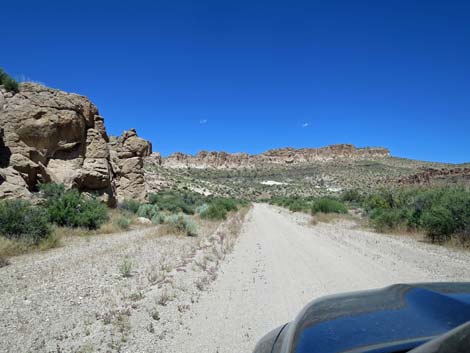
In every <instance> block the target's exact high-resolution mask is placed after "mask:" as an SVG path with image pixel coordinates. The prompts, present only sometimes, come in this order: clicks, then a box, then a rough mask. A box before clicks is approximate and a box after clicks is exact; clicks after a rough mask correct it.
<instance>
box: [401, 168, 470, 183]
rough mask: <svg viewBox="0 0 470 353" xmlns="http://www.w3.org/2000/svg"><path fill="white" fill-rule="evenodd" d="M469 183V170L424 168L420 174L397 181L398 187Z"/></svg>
mask: <svg viewBox="0 0 470 353" xmlns="http://www.w3.org/2000/svg"><path fill="white" fill-rule="evenodd" d="M461 181H466V182H470V168H440V169H435V168H425V169H423V171H422V172H419V173H416V174H413V175H409V176H406V177H402V178H399V179H398V184H400V185H432V184H435V183H439V182H446V183H449V182H450V183H452V182H461Z"/></svg>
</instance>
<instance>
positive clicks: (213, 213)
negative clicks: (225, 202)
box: [200, 204, 227, 220]
mask: <svg viewBox="0 0 470 353" xmlns="http://www.w3.org/2000/svg"><path fill="white" fill-rule="evenodd" d="M200 216H201V218H203V219H211V220H225V219H227V211H226V210H225V208H223V207H218V206H217V205H216V204H212V205H210V206H208V208H207V209H206V210H205V211H203V212H201V213H200Z"/></svg>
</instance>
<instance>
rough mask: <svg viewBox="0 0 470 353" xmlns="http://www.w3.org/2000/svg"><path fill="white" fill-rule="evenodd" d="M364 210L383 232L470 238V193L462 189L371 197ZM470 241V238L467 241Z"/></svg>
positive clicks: (405, 191) (397, 191)
mask: <svg viewBox="0 0 470 353" xmlns="http://www.w3.org/2000/svg"><path fill="white" fill-rule="evenodd" d="M364 208H365V209H366V211H367V213H368V214H369V216H370V218H371V223H372V224H373V225H374V226H375V227H376V228H377V229H379V230H392V229H394V228H399V227H400V228H401V227H404V226H405V225H406V227H408V228H411V229H417V230H423V231H425V232H426V234H427V235H428V236H430V237H431V238H432V239H433V240H434V239H436V238H440V239H445V238H448V237H449V236H451V235H452V234H458V235H462V236H463V237H464V240H465V238H470V235H469V234H470V191H468V190H466V189H465V188H462V187H440V188H409V189H394V190H388V191H386V192H384V191H381V192H379V193H375V194H372V195H369V196H368V197H367V198H366V199H365V201H364ZM467 240H470V239H467Z"/></svg>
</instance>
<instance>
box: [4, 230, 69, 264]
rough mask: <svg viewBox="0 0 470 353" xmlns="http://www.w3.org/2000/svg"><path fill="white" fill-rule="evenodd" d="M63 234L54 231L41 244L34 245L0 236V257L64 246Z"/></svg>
mask: <svg viewBox="0 0 470 353" xmlns="http://www.w3.org/2000/svg"><path fill="white" fill-rule="evenodd" d="M62 237H63V235H62V234H61V232H56V230H55V229H54V231H53V232H52V233H51V234H50V235H49V236H48V237H46V238H44V239H43V240H41V242H40V243H39V244H32V243H29V242H26V241H23V240H11V239H7V238H4V237H1V236H0V257H3V258H8V257H11V256H18V255H22V254H26V253H30V252H35V251H44V250H48V249H53V248H57V247H59V246H61V245H62Z"/></svg>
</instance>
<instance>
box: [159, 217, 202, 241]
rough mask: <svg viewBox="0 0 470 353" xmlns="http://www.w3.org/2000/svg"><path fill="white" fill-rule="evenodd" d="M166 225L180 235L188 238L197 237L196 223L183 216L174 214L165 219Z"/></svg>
mask: <svg viewBox="0 0 470 353" xmlns="http://www.w3.org/2000/svg"><path fill="white" fill-rule="evenodd" d="M165 223H166V224H167V225H169V226H170V227H171V228H172V229H174V230H175V231H176V232H178V233H184V234H186V235H188V236H196V235H197V224H196V222H194V221H193V220H192V219H191V218H189V217H187V216H185V215H183V214H172V215H170V216H168V217H166V218H165Z"/></svg>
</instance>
